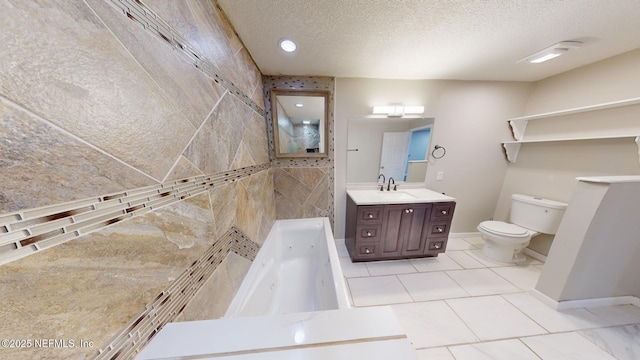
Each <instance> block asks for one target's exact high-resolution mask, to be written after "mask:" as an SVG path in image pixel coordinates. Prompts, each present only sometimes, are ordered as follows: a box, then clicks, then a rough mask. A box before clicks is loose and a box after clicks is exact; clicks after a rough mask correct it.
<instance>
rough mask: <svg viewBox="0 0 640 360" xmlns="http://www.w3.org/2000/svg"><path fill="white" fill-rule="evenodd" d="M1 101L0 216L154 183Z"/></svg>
mask: <svg viewBox="0 0 640 360" xmlns="http://www.w3.org/2000/svg"><path fill="white" fill-rule="evenodd" d="M1 99H2V98H1V97H0V121H1V122H2V126H1V127H0V169H1V170H0V182H1V183H2V187H1V188H0V214H2V213H7V212H13V211H17V210H20V209H28V208H33V207H40V206H46V205H52V204H56V203H60V202H63V201H71V200H77V199H83V198H86V197H89V196H92V195H94V194H99V193H109V192H114V191H117V190H120V189H126V188H137V187H141V186H145V185H150V184H153V183H155V181H154V180H153V179H152V178H150V177H148V176H145V175H144V174H142V173H140V172H138V171H136V170H135V169H132V168H131V167H128V166H126V165H125V164H123V163H121V162H119V161H117V160H116V159H114V158H113V157H110V156H108V155H107V154H105V153H103V152H101V151H99V150H98V149H95V148H93V147H91V146H89V145H88V144H86V143H84V142H82V141H80V140H78V139H76V138H74V137H71V136H68V134H66V133H65V132H64V131H61V130H59V129H58V128H57V127H55V126H52V125H50V124H48V123H47V122H46V121H43V120H41V119H39V118H38V117H36V116H34V115H33V114H31V113H30V112H28V111H25V110H22V109H20V108H19V107H16V106H15V104H13V103H11V102H9V101H6V100H1ZM1 216H2V215H0V217H1ZM0 233H1V232H0Z"/></svg>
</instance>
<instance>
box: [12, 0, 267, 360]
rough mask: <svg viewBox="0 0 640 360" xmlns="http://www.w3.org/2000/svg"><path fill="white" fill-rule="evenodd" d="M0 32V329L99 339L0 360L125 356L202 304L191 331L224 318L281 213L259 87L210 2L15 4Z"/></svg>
mask: <svg viewBox="0 0 640 360" xmlns="http://www.w3.org/2000/svg"><path fill="white" fill-rule="evenodd" d="M107 4H108V6H107ZM148 5H150V6H151V8H152V9H153V10H151V9H150V8H148V7H147V6H148ZM194 12H195V14H196V16H194V15H193V14H194ZM160 13H163V15H162V17H161V16H158V14H160ZM118 16H120V17H118ZM165 16H166V19H163V18H164V17H165ZM165 20H166V21H168V22H170V23H171V24H172V25H173V28H172V26H169V25H168V24H167V22H165ZM0 21H2V23H3V24H6V25H7V29H6V30H7V31H3V32H1V33H0V40H1V41H2V42H1V43H0V44H2V45H1V46H2V48H3V49H4V50H6V49H11V51H4V50H3V51H1V52H0V65H1V67H2V68H3V69H8V71H6V72H1V73H0V114H2V118H1V119H6V121H5V123H9V124H12V125H11V126H8V127H6V128H3V129H0V140H2V142H0V169H1V170H2V171H0V180H3V181H4V182H5V184H7V183H9V184H10V185H9V186H7V187H6V188H7V189H8V190H6V191H4V192H2V193H0V206H6V208H4V209H3V208H1V207H0V264H1V265H2V266H0V279H2V280H0V281H1V282H2V284H3V286H2V289H3V290H6V289H9V290H8V291H3V292H2V295H0V297H1V300H2V301H0V316H2V318H3V326H2V327H1V328H0V333H1V335H3V336H4V337H7V338H13V337H16V336H20V337H23V338H29V337H31V338H32V337H45V338H58V339H59V338H63V337H65V336H69V337H73V338H75V339H80V338H83V339H85V340H91V341H93V342H94V347H93V348H91V349H55V350H60V351H51V350H53V349H45V350H46V351H42V349H40V351H38V350H36V349H30V350H27V351H26V352H25V351H18V352H2V349H0V357H2V358H7V359H12V358H15V359H23V358H47V359H68V358H85V357H86V356H87V355H90V354H94V357H96V358H108V359H110V358H131V357H133V356H134V355H135V353H136V352H137V351H138V350H139V349H140V348H141V347H142V346H144V345H145V344H146V342H147V341H148V340H149V339H151V338H152V337H153V335H154V334H155V333H156V332H157V331H158V330H159V329H160V328H161V327H162V326H163V325H164V324H165V323H166V322H168V321H174V320H175V319H177V318H178V317H182V318H183V319H184V318H185V315H181V314H182V312H183V311H185V310H186V309H187V304H188V303H189V302H190V301H191V300H192V299H193V298H194V295H195V294H198V293H200V294H201V295H200V297H197V298H196V300H194V301H193V304H192V306H191V307H190V310H189V315H188V317H189V318H193V319H195V318H197V317H198V316H217V315H219V314H220V313H221V312H222V309H223V308H225V307H226V305H225V304H226V303H227V300H228V298H229V296H228V295H229V291H233V292H235V291H237V288H238V287H239V284H240V282H241V281H242V278H243V277H244V275H245V274H246V271H247V269H248V267H249V265H250V262H251V261H252V260H253V258H254V257H255V254H256V253H257V251H258V250H259V247H260V245H259V244H261V243H262V242H263V241H264V239H265V238H266V236H267V234H268V232H269V230H270V229H271V226H272V224H273V222H274V221H275V218H276V210H275V200H274V190H273V188H274V181H273V172H272V171H271V170H270V169H269V161H268V159H269V158H268V141H267V136H266V134H267V128H266V124H265V119H264V115H265V111H264V101H263V99H262V97H261V93H262V79H261V74H260V72H259V70H258V69H257V67H256V66H255V64H254V63H253V61H252V59H251V57H250V56H249V54H248V52H246V49H244V47H243V46H242V43H241V41H240V40H239V39H238V38H237V36H236V34H235V32H234V31H233V27H232V26H231V25H230V24H229V23H228V22H227V20H226V18H225V17H224V14H222V12H221V11H220V9H219V8H218V7H217V5H216V4H215V1H209V0H202V1H200V0H198V1H196V0H193V1H192V0H188V1H169V0H164V1H162V0H145V1H144V3H143V2H141V1H138V0H108V1H104V2H102V1H98V0H87V1H81V0H68V1H67V0H65V1H63V0H58V1H54V0H52V1H47V2H23V1H17V0H16V1H11V0H9V1H5V2H2V3H0ZM176 28H179V29H181V30H180V31H176ZM181 32H182V33H181ZM187 38H189V39H194V43H198V42H200V44H202V43H205V45H207V46H208V44H206V43H209V44H210V43H211V40H212V39H215V40H216V41H217V44H216V45H215V46H214V48H208V49H205V50H206V51H210V55H215V56H217V57H216V58H214V57H211V58H209V56H205V55H204V51H199V50H198V47H197V46H196V45H195V44H192V43H191V42H190V41H187V40H186V39H187ZM217 46H221V47H222V48H217ZM216 51H217V53H216ZM181 61H182V62H181ZM7 104H8V105H7ZM5 105H7V106H8V110H7V109H5V107H6V106H5ZM212 109H215V110H217V111H218V112H217V113H216V112H215V111H212ZM2 111H4V113H2ZM7 114H8V115H7ZM5 115H6V116H5ZM207 115H210V116H207ZM185 149H186V150H185ZM216 157H219V158H218V159H216ZM5 169H9V170H11V171H5ZM14 171H15V172H14ZM7 179H8V180H7ZM104 194H106V195H104ZM7 199H9V200H7ZM6 204H8V205H6ZM242 229H246V230H247V231H248V232H250V233H251V235H249V234H246V235H245V234H243V233H242ZM236 254H237V255H236ZM29 255H31V256H29ZM198 257H199V259H198V260H196V261H194V259H197V258H198ZM225 259H226V260H225ZM220 264H223V265H222V266H223V268H222V269H223V270H222V271H221V272H220V274H222V275H221V276H215V277H213V278H211V279H210V280H209V281H207V279H209V276H210V275H211V274H212V273H214V272H215V270H216V268H217V267H218V266H219V265H220ZM184 269H187V270H186V271H184ZM183 271H184V272H183ZM181 272H182V275H180V273H181ZM203 284H206V285H205V286H203ZM229 285H231V286H229ZM209 294H213V296H216V298H215V305H214V307H215V309H209V308H203V306H207V305H206V304H205V303H203V302H201V301H202V300H203V299H210V295H209ZM225 294H226V295H225ZM145 304H146V305H145ZM141 310H142V312H141ZM52 329H55V330H52ZM5 332H6V333H5ZM96 347H99V348H100V351H99V352H96Z"/></svg>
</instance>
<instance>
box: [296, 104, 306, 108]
mask: <svg viewBox="0 0 640 360" xmlns="http://www.w3.org/2000/svg"><path fill="white" fill-rule="evenodd" d="M303 106H304V105H302V104H300V103H298V104H296V107H303Z"/></svg>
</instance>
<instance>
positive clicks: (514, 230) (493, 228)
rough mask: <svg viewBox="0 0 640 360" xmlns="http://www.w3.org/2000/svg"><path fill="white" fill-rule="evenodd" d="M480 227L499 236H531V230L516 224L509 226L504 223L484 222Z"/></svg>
mask: <svg viewBox="0 0 640 360" xmlns="http://www.w3.org/2000/svg"><path fill="white" fill-rule="evenodd" d="M480 227H482V228H483V229H485V230H486V231H489V232H492V233H496V234H498V235H506V236H512V237H525V236H529V230H527V229H525V228H523V227H520V226H518V225H515V224H509V223H506V222H503V221H483V222H482V223H480Z"/></svg>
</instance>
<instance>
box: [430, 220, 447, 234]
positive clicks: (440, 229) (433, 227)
mask: <svg viewBox="0 0 640 360" xmlns="http://www.w3.org/2000/svg"><path fill="white" fill-rule="evenodd" d="M450 227H451V223H449V222H438V223H432V224H429V237H439V236H447V235H449V228H450Z"/></svg>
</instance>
